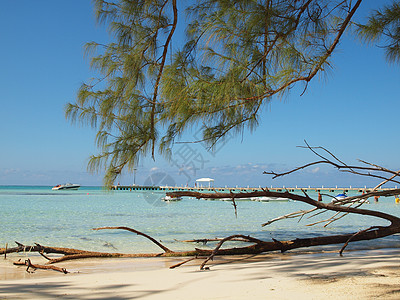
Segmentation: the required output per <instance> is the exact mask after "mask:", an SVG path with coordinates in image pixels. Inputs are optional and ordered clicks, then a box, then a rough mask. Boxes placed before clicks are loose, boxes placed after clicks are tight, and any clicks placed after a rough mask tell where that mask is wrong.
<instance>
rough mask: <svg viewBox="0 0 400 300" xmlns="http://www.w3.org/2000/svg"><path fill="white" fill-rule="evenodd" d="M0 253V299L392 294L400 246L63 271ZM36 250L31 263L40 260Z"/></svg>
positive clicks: (112, 263)
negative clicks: (29, 268) (19, 263)
mask: <svg viewBox="0 0 400 300" xmlns="http://www.w3.org/2000/svg"><path fill="white" fill-rule="evenodd" d="M13 259H15V257H12V256H8V257H7V260H4V259H3V258H0V299H54V298H61V299H399V298H400V251H399V250H393V249H381V250H370V251H356V252H346V253H345V256H344V257H340V256H339V255H338V254H337V253H324V254H293V253H286V254H267V255H259V256H255V257H240V258H238V257H233V258H232V257H230V258H218V259H217V260H215V261H214V262H212V264H210V265H209V267H210V270H206V271H200V270H199V264H200V263H201V260H195V261H192V262H190V263H188V264H187V265H183V266H181V267H178V268H176V269H169V266H171V265H173V264H175V263H177V262H179V261H183V260H184V259H180V258H174V259H161V258H156V259H102V260H99V259H96V260H93V259H87V260H81V261H75V262H72V261H71V262H64V263H60V264H58V266H60V267H65V268H66V269H67V270H68V271H70V272H71V273H70V274H62V273H58V272H55V271H49V270H36V271H35V273H32V274H28V273H27V272H26V271H25V269H26V268H25V267H16V266H14V265H12V261H13ZM42 262H43V261H42V260H41V258H40V257H35V258H34V259H33V263H42Z"/></svg>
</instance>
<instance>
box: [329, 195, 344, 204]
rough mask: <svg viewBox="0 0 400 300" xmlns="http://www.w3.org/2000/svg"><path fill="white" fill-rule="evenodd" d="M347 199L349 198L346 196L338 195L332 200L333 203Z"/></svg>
mask: <svg viewBox="0 0 400 300" xmlns="http://www.w3.org/2000/svg"><path fill="white" fill-rule="evenodd" d="M345 198H347V195H346V194H338V195H336V196H335V197H333V198H332V200H331V203H336V202H340V201H342V200H343V199H345Z"/></svg>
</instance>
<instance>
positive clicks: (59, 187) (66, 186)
mask: <svg viewBox="0 0 400 300" xmlns="http://www.w3.org/2000/svg"><path fill="white" fill-rule="evenodd" d="M80 187H81V186H80V185H79V184H76V183H66V184H58V185H56V186H55V187H53V188H52V190H53V191H58V190H77V189H79V188H80Z"/></svg>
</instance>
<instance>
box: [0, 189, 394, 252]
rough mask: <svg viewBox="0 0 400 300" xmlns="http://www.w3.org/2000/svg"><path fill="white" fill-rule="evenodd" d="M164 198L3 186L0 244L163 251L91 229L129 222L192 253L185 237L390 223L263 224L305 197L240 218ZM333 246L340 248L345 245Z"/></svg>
mask: <svg viewBox="0 0 400 300" xmlns="http://www.w3.org/2000/svg"><path fill="white" fill-rule="evenodd" d="M310 195H311V196H315V195H314V194H312V193H310ZM162 196H164V194H163V193H161V192H131V191H114V192H111V191H106V190H103V189H102V188H100V187H82V188H80V189H79V190H77V191H52V190H51V187H33V186H21V187H19V186H0V228H1V230H0V247H4V246H5V244H6V243H8V247H12V246H14V245H15V244H14V241H18V242H20V243H23V244H26V245H31V244H34V243H39V244H42V245H48V246H58V247H71V248H78V249H85V250H92V251H103V252H127V253H143V252H158V251H159V249H158V248H157V247H156V246H155V245H153V244H152V243H151V242H150V241H148V240H146V239H145V238H143V237H141V236H137V235H136V234H133V233H131V232H127V231H123V230H102V231H93V230H92V228H95V227H102V226H128V227H131V228H134V229H136V230H139V231H142V232H143V233H146V234H149V235H150V236H152V237H154V238H156V239H158V240H161V241H162V242H163V243H164V244H165V245H166V246H168V247H170V248H171V249H172V250H189V249H193V247H194V246H193V245H192V244H188V243H182V242H180V241H181V240H186V239H201V238H214V237H226V236H228V235H231V234H245V235H252V236H254V237H257V238H261V239H265V240H270V239H271V238H275V239H278V240H279V239H281V240H288V239H293V238H296V237H299V238H302V237H311V236H320V235H330V234H339V233H350V232H355V231H358V230H360V229H365V228H368V227H369V226H371V225H387V223H386V222H385V221H384V220H380V219H376V218H372V217H359V216H347V217H345V218H343V219H341V220H340V221H337V222H335V223H333V224H331V225H330V226H328V227H327V228H324V227H323V226H322V225H316V226H313V227H308V226H305V225H307V224H309V223H313V222H315V221H317V220H319V219H324V218H326V217H328V216H329V215H328V214H327V213H326V214H323V215H322V216H318V217H319V219H314V218H313V219H311V220H308V219H305V218H304V219H303V220H301V221H300V222H298V220H293V219H289V220H283V221H279V222H275V223H273V224H271V225H270V226H267V227H261V224H262V223H264V222H266V221H268V220H270V219H272V218H275V217H278V216H280V215H283V214H286V213H289V212H293V211H297V210H300V209H308V208H310V206H308V205H306V204H303V203H300V202H267V203H261V202H255V201H239V202H238V216H237V217H236V216H235V214H234V209H233V207H232V204H231V203H229V202H224V201H205V200H197V199H193V198H184V199H183V200H182V201H180V202H173V203H164V202H163V201H161V197H162ZM324 201H330V198H329V199H328V197H326V199H324ZM364 208H366V209H375V210H380V211H385V212H388V213H391V214H394V215H396V216H399V217H400V205H399V204H395V201H394V197H389V198H382V197H381V198H380V201H379V203H371V204H367V205H365V206H364ZM214 245H215V244H214ZM352 245H353V246H350V247H348V248H352V249H365V248H385V247H399V246H400V239H399V235H396V236H391V237H387V238H384V239H380V240H376V241H372V242H359V243H355V244H352ZM208 246H210V247H211V246H213V244H208ZM206 247H207V246H206ZM334 247H336V248H338V249H340V247H341V246H334Z"/></svg>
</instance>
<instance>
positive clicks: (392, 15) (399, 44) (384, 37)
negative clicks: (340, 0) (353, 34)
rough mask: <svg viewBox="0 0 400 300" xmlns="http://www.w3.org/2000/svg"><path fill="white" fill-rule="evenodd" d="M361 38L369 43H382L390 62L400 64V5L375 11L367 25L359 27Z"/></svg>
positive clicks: (394, 4) (395, 4)
mask: <svg viewBox="0 0 400 300" xmlns="http://www.w3.org/2000/svg"><path fill="white" fill-rule="evenodd" d="M357 32H358V34H359V36H360V37H361V38H362V39H363V40H364V41H367V42H369V43H375V42H379V41H382V43H383V45H382V46H381V47H383V48H384V49H385V54H386V58H387V60H388V61H389V62H400V3H399V2H398V1H393V3H392V4H391V5H388V6H385V7H384V8H382V9H380V10H375V11H374V12H373V13H372V14H371V15H370V16H369V18H368V22H367V23H366V24H365V25H362V24H359V25H358V31H357Z"/></svg>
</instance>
